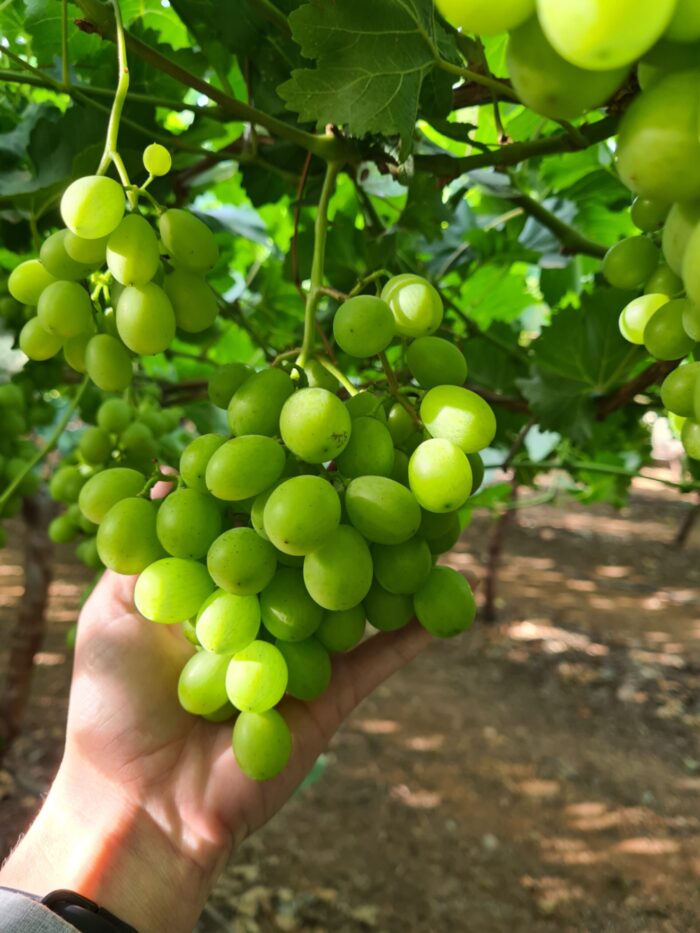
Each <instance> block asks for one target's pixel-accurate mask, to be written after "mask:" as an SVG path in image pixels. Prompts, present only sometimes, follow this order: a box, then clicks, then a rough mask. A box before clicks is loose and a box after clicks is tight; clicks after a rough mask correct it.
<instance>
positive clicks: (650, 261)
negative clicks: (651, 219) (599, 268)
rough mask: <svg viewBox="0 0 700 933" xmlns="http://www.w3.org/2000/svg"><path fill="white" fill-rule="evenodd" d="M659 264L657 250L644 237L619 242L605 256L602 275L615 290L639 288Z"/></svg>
mask: <svg viewBox="0 0 700 933" xmlns="http://www.w3.org/2000/svg"><path fill="white" fill-rule="evenodd" d="M658 264H659V250H658V248H657V247H656V246H655V245H654V243H653V242H652V241H651V240H650V239H649V237H645V236H631V237H628V238H627V239H626V240H620V242H619V243H616V244H615V245H614V246H611V247H610V249H609V250H608V251H607V253H606V254H605V258H604V259H603V275H604V276H605V278H606V279H607V280H608V282H609V283H610V284H611V285H612V286H614V287H615V288H626V289H637V288H641V287H642V286H643V285H644V283H645V282H646V281H647V280H648V278H649V276H650V275H652V273H653V272H654V270H655V269H656V267H657V265H658Z"/></svg>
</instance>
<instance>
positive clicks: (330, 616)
mask: <svg viewBox="0 0 700 933" xmlns="http://www.w3.org/2000/svg"><path fill="white" fill-rule="evenodd" d="M314 634H315V637H316V638H317V639H318V640H319V641H320V642H321V644H322V645H323V647H324V648H325V649H326V651H330V652H332V653H337V652H340V651H350V650H351V649H352V648H354V647H356V645H359V644H360V642H361V641H362V637H363V635H364V634H365V610H364V606H363V605H362V604H360V605H358V606H353V607H352V608H351V609H341V610H340V611H339V612H328V611H327V612H324V613H323V618H322V619H321V624H320V625H319V627H318V628H317V629H316V632H315V633H314Z"/></svg>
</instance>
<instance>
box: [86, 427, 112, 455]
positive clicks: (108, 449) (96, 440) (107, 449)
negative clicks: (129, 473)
mask: <svg viewBox="0 0 700 933" xmlns="http://www.w3.org/2000/svg"><path fill="white" fill-rule="evenodd" d="M78 450H79V451H80V453H81V454H82V455H83V460H84V461H85V462H86V463H104V462H105V460H107V459H109V457H110V455H111V453H112V441H111V439H110V436H109V434H108V433H107V432H106V431H103V430H102V428H87V429H86V430H85V431H83V434H82V435H81V437H80V441H79V442H78Z"/></svg>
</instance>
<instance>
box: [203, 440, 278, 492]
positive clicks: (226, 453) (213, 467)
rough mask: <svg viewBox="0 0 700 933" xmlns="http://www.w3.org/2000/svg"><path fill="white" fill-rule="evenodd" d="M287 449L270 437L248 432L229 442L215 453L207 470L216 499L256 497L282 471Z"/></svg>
mask: <svg viewBox="0 0 700 933" xmlns="http://www.w3.org/2000/svg"><path fill="white" fill-rule="evenodd" d="M284 465H285V456H284V450H283V449H282V447H281V446H280V445H279V444H278V443H277V441H275V440H273V439H272V438H271V437H264V436H262V435H257V434H247V435H246V436H245V437H234V438H233V440H230V441H226V443H225V444H223V445H222V446H221V447H220V448H219V449H218V450H216V451H215V452H214V454H213V455H212V457H211V459H210V460H209V463H208V464H207V471H206V476H205V480H206V484H207V488H208V489H209V491H210V492H211V493H212V495H214V496H216V498H217V499H223V500H224V501H228V502H235V501H237V500H240V499H248V498H249V497H251V496H257V495H258V493H260V492H262V491H263V490H264V489H267V488H268V486H271V485H272V484H273V483H274V482H275V481H276V480H278V479H279V477H280V476H281V474H282V470H283V469H284Z"/></svg>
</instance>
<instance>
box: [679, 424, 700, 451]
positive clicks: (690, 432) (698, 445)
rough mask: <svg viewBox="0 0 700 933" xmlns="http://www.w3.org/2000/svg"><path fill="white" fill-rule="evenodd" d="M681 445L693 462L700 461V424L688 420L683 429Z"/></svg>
mask: <svg viewBox="0 0 700 933" xmlns="http://www.w3.org/2000/svg"><path fill="white" fill-rule="evenodd" d="M681 443H682V444H683V448H684V450H685V452H686V453H687V455H688V456H689V457H690V459H691V460H700V422H697V421H693V420H692V419H691V418H687V419H686V420H685V422H684V423H683V428H682V429H681Z"/></svg>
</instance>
